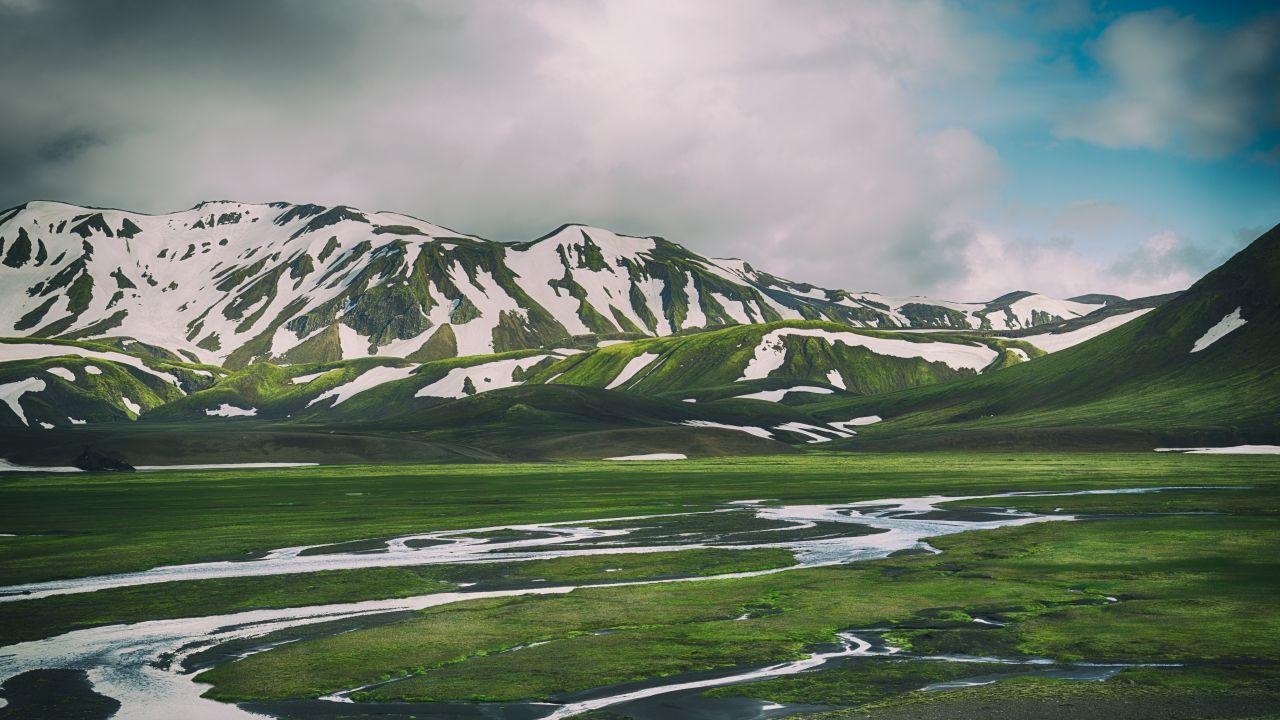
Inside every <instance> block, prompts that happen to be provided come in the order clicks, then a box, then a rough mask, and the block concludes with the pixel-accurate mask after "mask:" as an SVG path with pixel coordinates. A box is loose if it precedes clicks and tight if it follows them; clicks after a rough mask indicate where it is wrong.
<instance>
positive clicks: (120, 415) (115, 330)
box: [0, 202, 1280, 464]
mask: <svg viewBox="0 0 1280 720" xmlns="http://www.w3.org/2000/svg"><path fill="white" fill-rule="evenodd" d="M1277 244H1280V240H1278V239H1277V233H1276V231H1274V230H1273V231H1272V232H1270V233H1267V234H1266V235H1264V236H1263V237H1262V238H1259V240H1257V241H1256V242H1255V243H1254V244H1253V245H1251V246H1250V247H1249V248H1248V249H1246V250H1245V251H1243V252H1242V253H1241V254H1240V255H1239V256H1237V257H1236V258H1234V259H1232V260H1231V261H1229V262H1228V263H1227V264H1226V265H1224V266H1223V267H1222V268H1220V269H1219V270H1217V271H1215V272H1214V273H1210V275H1208V276H1206V277H1205V278H1204V279H1203V280H1201V281H1200V282H1199V283H1197V284H1196V285H1195V286H1193V287H1192V288H1191V289H1190V290H1188V291H1186V292H1184V293H1182V294H1174V295H1169V296H1159V297H1152V298H1140V299H1136V300H1126V299H1124V298H1121V297H1118V296H1114V295H1102V294H1095V295H1087V296H1080V297H1076V298H1071V299H1065V300H1058V299H1053V298H1048V297H1045V296H1042V295H1037V294H1034V293H1030V292H1014V293H1009V294H1006V295H1004V296H1001V297H999V298H995V299H993V300H991V301H988V302H983V303H956V302H946V301H937V300H930V299H926V298H922V297H914V298H894V297H887V296H884V295H879V294H876V293H871V292H850V291H846V290H832V289H823V288H818V287H816V286H813V285H809V284H805V283H801V282H794V281H790V280H785V279H782V278H779V277H777V276H774V275H771V274H769V273H767V272H765V271H762V270H758V269H756V268H753V267H752V266H751V265H750V264H748V263H746V262H743V261H741V260H732V259H712V258H707V257H703V256H700V255H698V254H696V253H694V252H692V251H690V250H688V249H687V248H684V247H682V246H680V245H678V244H675V243H673V242H670V241H668V240H665V239H663V238H659V237H647V238H639V237H630V236H626V235H619V234H616V233H613V232H610V231H608V230H603V229H600V228H594V227H588V226H583V225H564V226H562V227H560V228H558V229H556V230H555V231H553V232H551V233H549V234H547V235H545V236H543V237H541V238H538V239H536V240H531V241H528V242H517V243H503V242H496V241H491V240H486V239H483V238H480V237H477V236H473V235H465V234H462V233H458V232H454V231H452V230H448V229H446V228H443V227H441V226H438V225H433V224H431V223H428V222H424V221H422V220H418V219H416V218H412V217H410V216H407V215H402V214H397V213H388V212H364V211H361V210H357V209H354V208H350V207H345V206H337V207H328V208H327V207H321V206H318V205H292V204H288V203H271V204H265V205H252V204H243V203H234V202H206V203H201V204H200V205H198V206H196V207H195V208H192V209H191V210H187V211H183V212H178V213H172V214H167V215H154V216H153V215H144V214H139V213H129V212H124V211H119V210H104V209H96V208H84V207H78V206H72V205H64V204H60V203H49V202H33V203H28V204H26V205H23V206H19V207H16V208H12V209H10V210H6V211H4V212H3V213H0V292H3V296H4V298H5V303H3V304H2V305H0V335H2V336H5V337H3V338H0V403H3V405H6V406H7V408H6V407H2V406H0V427H7V428H8V430H7V431H6V432H5V433H4V434H3V437H0V458H4V459H5V461H6V462H10V463H18V464H22V463H24V462H26V463H33V464H49V463H65V462H69V460H70V458H71V457H72V456H74V455H75V454H77V453H79V452H80V451H81V450H83V449H84V448H85V447H90V446H93V447H98V446H104V447H110V448H111V449H112V450H113V451H115V452H119V453H122V454H124V455H125V456H128V457H129V460H130V461H131V462H135V463H136V462H152V463H154V464H160V463H161V462H171V461H177V460H179V459H180V460H185V461H209V462H212V461H216V460H227V459H234V460H237V461H243V460H244V459H246V458H247V459H262V458H269V459H280V458H284V459H287V460H300V459H316V458H318V459H319V460H318V461H342V462H349V461H358V460H362V459H372V458H375V457H377V458H385V457H398V458H403V459H406V460H408V459H425V460H460V461H475V460H489V459H494V460H496V459H513V458H515V459H538V458H545V457H608V456H612V455H621V454H627V453H628V452H630V451H636V452H665V453H679V454H688V455H713V454H742V453H755V452H789V451H794V450H795V448H797V447H805V446H809V445H819V444H820V445H821V446H822V447H824V448H825V447H832V448H834V447H844V448H847V449H860V448H862V449H868V448H888V447H907V446H915V447H922V448H923V447H930V448H933V447H951V446H956V445H965V446H1002V445H1008V444H1011V443H1012V444H1022V445H1030V446H1036V445H1037V444H1043V443H1054V442H1057V443H1060V442H1063V441H1064V440H1063V438H1068V439H1069V440H1070V442H1078V443H1082V444H1085V445H1088V446H1091V447H1096V446H1115V445H1122V446H1126V447H1130V446H1132V447H1141V446H1144V445H1150V444H1151V443H1152V442H1154V441H1156V440H1159V441H1161V442H1163V441H1165V440H1205V439H1226V440H1231V439H1240V438H1246V439H1251V440H1252V439H1260V438H1261V439H1265V438H1268V437H1273V436H1274V434H1275V432H1276V429H1277V418H1276V412H1275V408H1276V407H1277V404H1276V402H1275V399H1276V397H1277V388H1276V384H1275V379H1274V375H1275V373H1274V371H1273V370H1272V369H1271V366H1274V362H1271V361H1269V359H1270V357H1272V356H1273V355H1268V352H1272V353H1273V352H1274V350H1275V348H1274V344H1275V341H1274V339H1273V338H1274V337H1276V334H1275V333H1274V332H1273V331H1271V325H1272V320H1271V319H1270V318H1271V316H1272V313H1270V310H1271V309H1273V308H1274V307H1276V300H1277V293H1276V292H1275V287H1274V285H1275V278H1277V277H1280V267H1277V266H1276V256H1277ZM1228 305H1231V307H1227V306H1228ZM1232 313H1235V314H1234V315H1233V314H1232ZM1215 328H1217V329H1216V330H1215ZM1215 333H1216V334H1215ZM1193 336H1194V337H1193ZM1183 344H1192V345H1197V348H1196V350H1195V352H1191V348H1190V347H1188V348H1182V347H1181V345H1183ZM1046 356H1047V357H1046ZM135 421H136V422H135ZM193 426H194V427H199V428H200V429H201V432H200V433H191V432H190V430H191V428H192V427H193ZM1148 449H1149V448H1148ZM193 458H194V460H193Z"/></svg>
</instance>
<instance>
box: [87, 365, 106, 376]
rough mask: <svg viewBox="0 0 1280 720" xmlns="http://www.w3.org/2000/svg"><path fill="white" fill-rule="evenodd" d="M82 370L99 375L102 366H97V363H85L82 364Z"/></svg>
mask: <svg viewBox="0 0 1280 720" xmlns="http://www.w3.org/2000/svg"><path fill="white" fill-rule="evenodd" d="M84 371H85V372H87V373H89V374H90V375H101V374H102V368H100V367H98V366H97V365H85V366H84Z"/></svg>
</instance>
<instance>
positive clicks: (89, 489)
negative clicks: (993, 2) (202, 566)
mask: <svg viewBox="0 0 1280 720" xmlns="http://www.w3.org/2000/svg"><path fill="white" fill-rule="evenodd" d="M1184 486H1191V487H1198V488H1205V487H1213V488H1218V489H1197V490H1166V491H1163V492H1160V493H1154V494H1132V495H1083V496H1070V497H1047V498H1039V497H1014V498H1002V499H999V500H994V501H992V500H969V501H958V502H956V503H954V504H953V505H954V506H956V507H969V506H981V507H990V506H993V505H994V506H997V507H1012V508H1018V509H1023V510H1031V511H1036V512H1042V513H1049V514H1060V515H1063V516H1066V515H1079V516H1080V519H1077V520H1076V521H1073V522H1045V523H1038V524H1031V525H1025V526H1020V527H1008V528H1002V529H998V530H985V531H984V530H979V531H970V532H966V533H962V534H957V535H949V536H945V537H939V538H935V539H933V540H931V541H930V544H931V545H932V546H933V547H935V548H937V549H938V550H940V551H941V552H940V553H939V554H936V555H934V554H921V553H900V554H897V555H895V556H892V557H889V558H885V559H882V560H876V561H872V562H864V563H857V564H851V565H844V566H836V567H823V568H807V569H793V570H786V571H783V572H777V573H772V574H767V575H760V576H754V577H740V578H717V579H707V580H698V581H695V582H682V583H665V584H640V585H629V586H628V585H623V586H617V587H612V586H600V587H591V586H590V585H592V584H602V583H606V582H619V581H621V582H632V581H646V580H656V579H664V578H672V577H690V576H711V575H722V574H727V573H736V572H743V571H748V570H762V569H768V568H781V567H786V566H788V565H790V564H792V559H791V557H790V555H789V553H787V552H785V551H783V550H779V549H776V548H773V549H769V548H765V549H733V548H714V549H707V550H682V551H670V552H657V553H648V554H641V555H623V554H618V555H598V556H589V557H572V558H553V559H545V560H534V561H528V562H520V563H502V562H495V563H486V564H480V565H469V566H449V565H423V566H413V567H396V568H361V569H356V570H335V571H326V572H318V573H299V574H295V575H277V576H268V577H258V578H223V579H216V580H199V581H190V582H173V583H163V584H155V585H144V586H137V587H130V588H119V589H112V590H103V591H98V592H93V593H87V594H81V595H66V596H53V597H49V598H43V599H38V600H22V601H15V602H10V603H4V604H0V628H2V630H0V644H11V643H13V642H17V641H21V640H33V639H38V638H40V637H46V636H51V635H54V634H57V633H61V632H65V631H67V630H71V629H76V628H83V627H92V626H95V625H103V624H112V623H119V622H135V621H139V620H146V619H159V618H171V617H189V616H200V615H208V614H215V613H226V612H234V611H237V610H244V609H254V608H268V607H291V606H299V605H313V604H322V603H330V602H347V601H355V600H361V599H375V598H394V597H406V596H410V595H420V594H428V593H434V592H442V591H449V590H453V589H456V588H457V587H458V586H459V584H461V583H478V585H477V589H480V588H503V587H517V586H520V585H521V584H523V583H528V582H530V581H535V580H539V581H546V582H548V583H552V584H581V585H584V587H582V588H580V589H577V590H574V591H573V592H570V593H567V594H559V595H543V596H534V595H530V596H519V597H503V598H492V599H478V600H471V601H464V602H458V603H453V604H448V605H442V606H437V607H433V608H430V609H427V610H423V611H419V612H414V613H401V614H397V615H396V616H395V617H389V618H386V619H385V621H381V622H376V623H362V624H361V623H357V624H354V625H351V626H347V627H340V628H338V626H335V631H334V632H309V633H305V634H304V635H302V636H299V637H287V634H288V631H282V632H283V633H284V634H282V635H281V638H282V639H290V640H294V641H293V642H289V643H287V644H283V645H280V646H278V647H275V648H273V649H270V650H267V651H265V652H258V653H256V654H252V655H249V656H248V657H244V658H243V659H237V660H233V661H229V662H224V663H222V664H217V665H215V666H213V667H211V668H210V669H207V670H205V671H203V672H202V673H201V674H200V675H199V680H200V681H201V682H206V683H209V684H210V685H212V687H211V688H210V689H209V690H208V693H207V694H208V695H209V696H211V697H214V698H218V699H221V700H225V701H236V702H240V701H276V700H289V699H305V698H315V697H318V696H320V695H324V694H327V693H331V692H335V691H340V690H346V689H350V688H355V687H359V686H365V685H370V684H375V683H382V684H380V685H377V686H376V687H372V688H369V689H368V690H366V691H363V692H361V693H357V694H356V695H355V699H356V700H358V701H397V702H399V701H411V702H433V701H524V700H554V699H557V698H560V697H563V696H564V695H565V694H566V693H574V692H580V691H587V690H592V689H596V688H602V687H608V686H612V685H616V684H619V683H627V682H633V681H642V680H652V679H654V678H662V677H678V676H681V675H682V674H683V673H688V672H695V671H717V670H728V669H732V668H746V667H755V666H762V665H768V664H771V663H776V662H779V661H784V660H788V659H795V658H799V657H803V656H804V654H805V653H806V652H807V651H808V650H809V649H811V648H813V647H814V646H816V645H818V644H821V643H827V642H830V641H832V640H833V639H834V637H835V633H836V632H839V631H842V630H850V629H853V630H857V629H866V628H880V629H881V635H882V636H883V638H884V639H885V640H886V641H888V642H889V643H890V644H892V645H894V646H896V647H899V648H901V649H902V652H901V653H900V654H899V655H898V656H893V657H879V658H866V659H858V660H856V661H850V662H846V663H844V664H843V665H841V666H838V667H827V668H824V669H821V670H818V671H816V672H809V673H804V674H801V675H796V676H791V677H784V678H775V679H771V680H766V681H761V682H756V683H750V684H741V685H733V686H729V687H721V688H717V689H713V690H709V691H707V694H708V695H710V696H712V697H731V696H738V697H749V698H756V699H759V700H761V701H768V702H778V703H796V704H805V705H819V706H827V707H830V708H831V709H830V710H829V711H826V712H825V713H824V714H823V715H822V717H824V718H826V717H831V718H837V717H838V718H845V717H850V718H852V717H884V718H897V717H904V718H905V717H926V718H927V717H970V716H978V717H981V716H984V715H982V713H983V712H986V711H985V710H983V708H990V707H997V708H998V707H1001V703H1002V702H1007V703H1008V704H1007V708H1009V709H1014V710H1017V712H1016V713H1015V714H1014V715H1008V716H1009V717H1024V716H1025V717H1039V716H1038V715H1036V713H1038V712H1042V711H1044V709H1045V708H1051V707H1052V708H1058V709H1059V710H1061V709H1062V708H1063V707H1071V708H1074V709H1075V711H1076V712H1078V714H1079V716H1080V717H1093V716H1098V717H1101V716H1103V715H1107V714H1111V715H1112V716H1122V717H1152V718H1154V717H1264V716H1266V709H1267V708H1268V707H1275V706H1277V704H1280V669H1277V668H1280V665H1278V664H1277V663H1280V642H1277V638H1280V612H1277V601H1276V598H1277V597H1278V596H1280V556H1278V555H1277V553H1276V548H1277V547H1280V460H1278V459H1276V458H1273V457H1261V456H1254V457H1250V456H1205V455H1177V454H1163V453H1162V454H1156V453H1146V454H1059V455H1048V454H1040V455H1027V454H1001V453H985V454H958V453H951V454H942V453H927V454H915V455H895V454H833V453H805V454H800V455H791V456H783V457H761V458H737V459H722V460H703V461H681V462H664V463H605V462H582V463H562V464H555V465H550V464H526V465H471V466H392V465H381V466H343V467H322V468H299V469H293V470H235V471H233V470H222V471H200V472H164V473H138V474H119V475H108V474H101V475H95V474H84V475H64V476H52V475H30V476H11V477H7V478H5V479H4V480H0V506H3V507H5V508H7V509H9V511H7V512H6V513H5V514H4V517H3V520H0V532H3V533H10V534H13V535H15V537H4V538H0V574H2V575H3V577H4V578H5V584H16V583H20V582H33V581H40V580H47V579H54V578H66V577H79V576H86V575H96V574H104V573H112V572H123V571H131V570H141V569H146V568H149V567H154V566H157V565H165V564H176V563H187V562H198V561H207V560H214V559H246V558H251V557H254V556H255V555H256V554H258V553H261V552H263V551H266V550H270V549H272V548H278V547H286V546H293V545H303V544H322V543H346V542H353V541H360V540H368V539H380V538H391V537H395V536H398V535H404V534H408V533H421V532H430V531H436V530H445V529H461V528H476V527H488V526H495V525H503V524H509V523H529V522H542V521H559V520H581V519H590V518H609V517H620V516H628V515H639V514H650V513H671V512H689V511H696V510H708V509H715V508H717V507H722V506H723V503H725V502H728V501H732V500H741V499H753V498H768V499H769V502H770V503H804V502H813V503H831V502H847V501H858V500H870V499H876V498H894V497H910V496H922V495H931V494H944V495H950V496H963V495H981V494H991V493H1001V492H1010V491H1070V490H1085V489H1108V488H1111V489H1114V488H1128V487H1184ZM355 547H359V546H355ZM606 572H608V573H609V574H607V575H606V574H605V573H606ZM974 618H981V619H987V620H992V621H996V622H998V623H1000V624H999V625H988V624H982V623H977V622H974ZM339 625H340V624H339ZM0 652H2V651H0ZM950 654H963V655H972V656H995V657H1001V658H1031V657H1038V658H1049V659H1053V660H1056V661H1060V662H1078V661H1087V662H1100V663H1135V664H1150V663H1155V664H1161V665H1171V666H1172V667H1134V668H1128V669H1124V670H1122V671H1120V672H1119V673H1118V674H1116V675H1115V676H1114V677H1112V678H1110V679H1107V680H1103V681H1089V682H1080V681H1076V682H1071V681H1066V680H1060V679H1053V678H1048V677H1039V676H1028V675H1025V674H1019V673H1018V672H1016V670H1017V669H1018V668H1017V667H1014V668H1013V669H1011V670H1008V671H1007V672H1006V675H1007V676H1008V677H1006V678H1003V679H1000V680H998V681H997V682H995V683H994V684H991V685H982V686H977V687H971V688H965V689H959V690H947V691H938V692H927V693H924V692H919V689H920V688H922V687H924V686H925V685H928V684H930V683H933V682H938V681H944V680H954V679H962V678H966V677H972V676H978V675H984V674H987V673H992V672H995V673H1000V672H1002V669H1001V668H1002V667H1003V668H1010V667H1012V666H994V665H991V666H989V665H987V664H982V663H966V664H960V663H954V662H945V661H940V660H916V659H913V658H915V657H919V656H936V655H950ZM1019 667H1020V666H1019ZM1144 698H1157V699H1158V700H1155V701H1150V702H1144V700H1143V699H1144ZM1171 698H1172V699H1173V700H1171ZM1174 700H1177V703H1175V702H1174ZM1174 705H1177V708H1191V709H1194V710H1196V712H1199V713H1200V714H1192V715H1179V714H1178V712H1182V711H1181V710H1177V708H1174ZM1175 710H1177V711H1176V712H1175ZM1148 711H1149V712H1148ZM1144 712H1145V713H1147V714H1145V715H1144V714H1142V713H1144ZM1162 712H1163V713H1164V714H1161V713H1162ZM595 715H596V716H597V717H611V716H612V717H625V715H617V714H613V715H610V711H604V712H601V713H596V714H595ZM1043 716H1044V717H1051V716H1052V715H1043Z"/></svg>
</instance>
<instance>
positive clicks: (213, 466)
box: [134, 462, 320, 470]
mask: <svg viewBox="0 0 1280 720" xmlns="http://www.w3.org/2000/svg"><path fill="white" fill-rule="evenodd" d="M319 464H320V463H313V462H249V463H207V464H202V465H138V466H136V467H135V468H134V470H241V469H248V468H294V467H316V466H317V465H319Z"/></svg>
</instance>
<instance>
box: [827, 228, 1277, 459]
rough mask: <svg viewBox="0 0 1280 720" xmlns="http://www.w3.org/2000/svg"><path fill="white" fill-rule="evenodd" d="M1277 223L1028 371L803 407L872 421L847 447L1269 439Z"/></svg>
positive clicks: (1273, 418) (1272, 429) (1273, 402)
mask: <svg viewBox="0 0 1280 720" xmlns="http://www.w3.org/2000/svg"><path fill="white" fill-rule="evenodd" d="M1278 308H1280V226H1277V227H1276V228H1273V229H1271V230H1270V231H1268V232H1267V233H1266V234H1264V235H1263V236H1261V237H1260V238H1258V239H1257V240H1255V241H1254V242H1253V243H1252V244H1251V245H1249V247H1247V248H1245V249H1244V250H1242V251H1241V252H1240V253H1238V254H1237V255H1236V256H1235V257H1233V258H1231V259H1230V260H1229V261H1228V262H1226V263H1225V264H1224V265H1222V266H1221V267H1219V268H1218V269H1216V270H1214V271H1213V272H1211V273H1209V274H1208V275H1206V276H1205V277H1204V278H1203V279H1201V280H1200V281H1199V282H1197V283H1196V284H1195V285H1193V286H1192V287H1191V288H1190V289H1189V290H1187V291H1186V292H1184V293H1182V294H1180V295H1179V296H1178V297H1177V298H1175V299H1173V300H1170V301H1169V302H1167V303H1165V304H1163V305H1161V306H1160V307H1158V308H1156V309H1155V310H1152V311H1150V312H1149V313H1147V314H1145V315H1143V316H1141V317H1139V318H1137V319H1135V320H1133V321H1131V322H1128V323H1126V324H1124V325H1122V326H1120V327H1118V328H1116V329H1114V330H1111V331H1110V332H1107V333H1105V334H1103V335H1101V336H1099V337H1097V338H1094V339H1092V340H1088V341H1086V342H1083V343H1081V344H1079V345H1077V346H1075V347H1071V348H1067V349H1064V350H1062V351H1060V352H1056V353H1053V354H1051V355H1048V356H1046V357H1044V358H1041V359H1038V360H1036V361H1035V362H1032V363H1026V364H1023V365H1019V366H1017V367H1012V368H1009V369H1007V370H1003V371H1001V372H999V373H993V374H988V375H983V376H979V377H975V378H972V379H966V380H961V381H957V382H951V383H943V384H938V385H932V386H928V387H922V388H916V389H911V390H907V391H903V392H899V393H891V394H887V395H881V396H878V397H874V398H842V399H839V400H832V401H830V402H827V403H820V404H819V405H820V408H817V409H815V407H814V406H811V407H810V408H809V409H810V410H811V411H813V412H816V413H817V414H819V415H821V416H823V417H824V418H826V419H827V420H834V419H837V418H841V417H847V416H849V415H851V414H852V415H873V414H874V415H879V416H882V417H884V418H885V422H883V423H880V424H876V425H874V426H870V427H868V428H866V429H865V430H864V431H863V433H862V435H861V436H860V437H859V438H857V439H856V440H854V441H844V443H845V444H847V445H849V446H851V447H859V446H860V447H888V446H895V447H932V446H952V445H988V446H989V445H991V444H998V443H1005V442H1008V443H1013V444H1039V445H1044V444H1046V443H1047V442H1051V441H1053V439H1054V438H1058V439H1061V438H1074V440H1072V441H1073V442H1074V441H1079V442H1081V443H1082V444H1086V445H1106V444H1111V445H1123V446H1131V447H1146V448H1150V447H1151V446H1152V444H1153V443H1155V444H1166V445H1196V444H1222V443H1233V442H1240V443H1243V442H1275V441H1276V440H1277V439H1280V366H1278V365H1277V362H1276V358H1277V357H1278V356H1280V319H1278V318H1277V312H1276V311H1277V309H1278Z"/></svg>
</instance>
